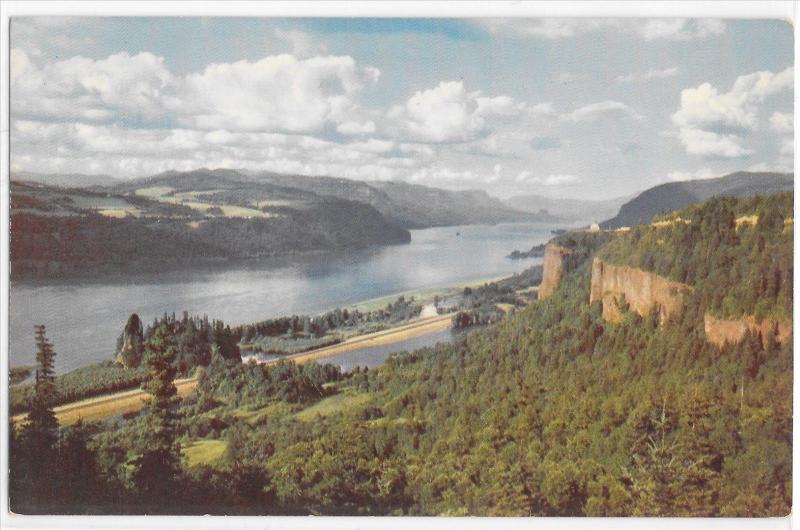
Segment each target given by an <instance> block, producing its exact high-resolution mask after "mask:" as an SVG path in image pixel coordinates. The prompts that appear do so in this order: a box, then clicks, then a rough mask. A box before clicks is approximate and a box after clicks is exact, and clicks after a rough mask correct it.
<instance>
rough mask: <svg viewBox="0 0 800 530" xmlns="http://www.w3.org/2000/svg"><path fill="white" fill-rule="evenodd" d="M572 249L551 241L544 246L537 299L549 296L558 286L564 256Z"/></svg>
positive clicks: (562, 269) (562, 271)
mask: <svg viewBox="0 0 800 530" xmlns="http://www.w3.org/2000/svg"><path fill="white" fill-rule="evenodd" d="M571 252H572V251H571V250H569V249H568V248H564V247H561V246H558V245H554V244H552V243H550V244H548V245H547V246H546V247H545V248H544V261H543V263H542V267H543V269H542V283H541V284H540V285H539V295H538V296H539V299H540V300H544V299H545V298H549V297H550V296H551V295H552V294H553V291H555V290H556V288H557V287H558V283H559V282H560V281H561V276H562V274H563V273H564V257H565V256H567V255H568V254H570V253H571Z"/></svg>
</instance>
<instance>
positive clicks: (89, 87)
mask: <svg viewBox="0 0 800 530" xmlns="http://www.w3.org/2000/svg"><path fill="white" fill-rule="evenodd" d="M174 82H175V78H174V76H173V75H172V74H171V73H170V72H169V71H168V70H167V68H166V66H165V65H164V59H163V58H161V57H157V56H155V55H153V54H152V53H148V52H142V53H139V54H136V55H129V54H128V53H124V52H123V53H117V54H114V55H110V56H108V57H107V58H105V59H98V60H94V59H88V58H86V57H80V56H77V57H72V58H70V59H66V60H63V61H57V62H53V63H48V64H46V65H44V66H43V67H41V68H39V67H37V66H36V65H35V64H34V63H33V62H32V61H31V60H30V57H28V55H27V54H26V53H25V52H24V51H22V50H19V49H13V50H11V112H12V114H14V115H15V116H17V117H19V116H36V117H49V118H77V119H82V120H89V121H108V120H110V119H111V118H112V117H114V116H115V115H119V114H124V115H126V116H143V117H146V118H155V117H157V116H159V115H161V114H162V113H163V112H164V107H165V104H167V103H168V102H169V101H171V100H172V98H174V92H173V90H174V88H175V87H174Z"/></svg>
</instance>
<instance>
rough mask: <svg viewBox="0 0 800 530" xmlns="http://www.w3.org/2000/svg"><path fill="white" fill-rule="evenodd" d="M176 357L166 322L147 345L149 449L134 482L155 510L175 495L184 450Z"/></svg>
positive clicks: (136, 462) (137, 461)
mask: <svg viewBox="0 0 800 530" xmlns="http://www.w3.org/2000/svg"><path fill="white" fill-rule="evenodd" d="M174 358H175V348H174V347H173V346H172V345H171V344H170V340H169V336H168V331H167V329H166V326H165V325H164V324H162V325H160V326H159V327H158V328H156V329H155V331H154V333H153V336H152V337H151V338H150V340H148V342H147V345H146V347H145V359H146V360H147V367H148V370H149V374H148V378H147V380H146V381H145V382H144V384H143V385H142V389H143V390H144V391H145V392H147V393H148V394H150V395H151V396H152V397H151V398H150V399H148V400H147V402H146V407H147V410H148V415H147V419H146V422H145V432H146V433H147V449H146V450H145V451H144V453H142V455H141V456H139V457H138V458H137V459H135V460H134V462H133V463H134V466H135V470H134V474H133V479H134V482H135V483H136V485H137V487H138V490H139V494H140V496H141V498H142V501H143V503H144V505H145V507H147V508H152V509H157V507H158V506H159V505H163V503H165V502H169V499H170V498H174V493H175V489H174V487H175V482H176V481H177V477H178V474H179V473H180V458H181V452H180V444H178V443H177V441H176V433H175V424H176V420H177V417H176V414H175V411H174V409H175V406H176V405H177V403H178V397H177V394H178V391H177V388H176V387H175V382H174V381H175V373H176V369H175V367H174V366H172V361H173V360H174Z"/></svg>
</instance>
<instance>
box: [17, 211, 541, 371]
mask: <svg viewBox="0 0 800 530" xmlns="http://www.w3.org/2000/svg"><path fill="white" fill-rule="evenodd" d="M551 228H552V226H551V225H545V224H539V223H513V224H499V225H495V226H476V225H471V226H455V227H445V228H428V229H425V230H412V231H411V242H410V243H408V244H405V245H393V246H386V247H377V248H372V249H367V250H362V251H354V252H349V253H340V254H336V255H326V256H322V257H321V256H316V257H313V258H307V259H304V260H300V261H299V262H298V263H294V264H292V265H282V266H276V265H275V264H274V263H268V262H265V263H253V262H249V263H246V264H242V263H239V264H232V265H230V266H228V267H227V268H219V267H218V268H215V269H205V270H201V269H198V270H195V269H188V270H180V271H169V272H164V273H156V274H153V273H148V274H141V275H130V276H126V277H124V278H121V277H113V278H96V279H92V280H86V279H81V280H70V281H64V282H58V283H46V282H44V283H43V282H38V283H37V282H24V283H23V282H12V283H11V285H10V328H9V329H10V344H9V356H10V361H11V364H12V365H17V364H33V363H34V351H35V349H34V342H33V326H34V325H35V324H45V325H46V326H47V334H48V337H49V338H50V340H51V341H52V342H53V344H54V346H55V351H56V354H57V355H56V371H57V372H59V373H61V372H65V371H68V370H72V369H74V368H77V367H80V366H84V365H87V364H91V363H94V362H98V361H103V360H108V359H111V358H113V355H114V348H115V345H116V339H117V337H118V336H119V334H120V333H121V331H122V328H123V326H124V325H125V321H126V320H127V318H128V316H129V315H130V314H131V313H132V312H136V313H138V314H139V316H140V317H141V318H142V320H143V321H144V322H145V323H146V324H147V323H149V322H152V320H153V319H154V318H155V317H156V316H159V315H161V314H163V313H165V312H167V313H172V312H173V311H174V312H175V313H177V314H180V313H181V312H183V311H184V310H185V311H188V312H189V313H190V314H198V315H203V314H206V315H208V316H209V317H210V318H218V319H222V320H224V321H225V322H226V323H230V324H241V323H247V322H254V321H257V320H262V319H266V318H271V317H276V316H281V315H292V314H316V313H320V312H323V311H326V310H328V309H332V308H334V307H346V306H348V305H352V304H354V303H357V302H360V301H363V300H368V299H371V298H377V297H381V296H386V295H391V294H394V293H401V292H403V291H409V290H414V289H421V288H432V287H439V286H446V285H450V284H455V283H460V282H465V281H468V280H473V279H483V278H488V277H494V276H499V275H503V274H511V273H514V272H519V271H521V270H523V269H525V268H527V267H530V266H531V265H534V264H536V263H540V262H541V260H538V259H526V260H510V259H508V258H506V257H505V256H507V255H508V254H509V253H510V252H511V251H512V250H515V249H519V250H527V249H529V248H530V247H531V246H533V245H538V244H540V243H543V242H545V241H547V240H548V239H550V238H551V237H552V236H551V234H550V230H551ZM431 340H433V339H431V338H430V337H429V338H428V340H424V339H420V340H419V341H415V345H416V344H417V343H419V345H420V346H421V345H428V344H431V342H430V341H431ZM443 340H444V336H443ZM404 346H405V345H403V346H400V347H396V348H393V349H392V351H394V350H397V349H406V348H405V347H404ZM374 355H378V356H379V357H381V358H385V356H386V355H388V352H383V350H382V349H381V352H377V353H374ZM374 355H373V356H374ZM362 357H363V354H362ZM362 357H359V358H358V359H352V360H350V359H342V364H343V365H347V366H350V365H351V364H353V363H355V364H360V365H362V366H364V365H374V363H373V362H370V361H369V359H367V358H362ZM367 357H370V355H367Z"/></svg>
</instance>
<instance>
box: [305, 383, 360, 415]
mask: <svg viewBox="0 0 800 530" xmlns="http://www.w3.org/2000/svg"><path fill="white" fill-rule="evenodd" d="M368 400H369V394H362V393H360V392H356V391H355V389H353V388H352V387H347V388H345V389H344V391H343V392H341V393H339V394H335V395H333V396H330V397H326V398H325V399H321V400H320V401H317V402H316V403H314V404H313V405H311V406H310V407H308V408H306V409H303V410H301V411H300V412H298V413H297V414H295V416H294V417H295V418H297V419H298V420H300V421H313V420H314V419H316V418H317V417H320V416H321V417H323V418H324V417H326V416H331V415H333V414H337V413H339V412H346V411H349V410H353V409H356V408H358V407H361V406H363V405H365V404H366V403H367V401H368Z"/></svg>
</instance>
